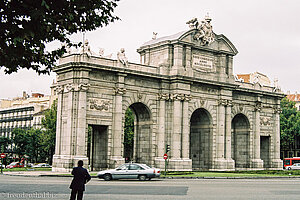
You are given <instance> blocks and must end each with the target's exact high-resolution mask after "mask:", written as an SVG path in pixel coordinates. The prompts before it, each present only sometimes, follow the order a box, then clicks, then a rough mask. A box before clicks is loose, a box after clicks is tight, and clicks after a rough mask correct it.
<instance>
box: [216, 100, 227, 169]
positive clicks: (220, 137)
mask: <svg viewBox="0 0 300 200" xmlns="http://www.w3.org/2000/svg"><path fill="white" fill-rule="evenodd" d="M218 103H219V106H218V129H217V135H216V160H215V166H214V167H215V169H224V168H225V167H226V166H225V159H224V135H225V106H226V104H227V101H226V100H225V99H220V100H219V102H218Z"/></svg>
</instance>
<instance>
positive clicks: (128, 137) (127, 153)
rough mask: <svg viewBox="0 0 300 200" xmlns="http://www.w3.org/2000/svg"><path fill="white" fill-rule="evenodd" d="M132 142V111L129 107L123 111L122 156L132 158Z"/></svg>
mask: <svg viewBox="0 0 300 200" xmlns="http://www.w3.org/2000/svg"><path fill="white" fill-rule="evenodd" d="M133 143H134V113H133V112H132V110H131V109H130V108H128V109H127V110H126V112H125V124H124V157H125V158H127V159H128V160H132V157H133Z"/></svg>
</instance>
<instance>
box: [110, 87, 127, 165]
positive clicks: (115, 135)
mask: <svg viewBox="0 0 300 200" xmlns="http://www.w3.org/2000/svg"><path fill="white" fill-rule="evenodd" d="M125 92H126V89H125V88H115V103H114V112H113V131H112V154H111V155H112V159H111V161H112V162H113V163H111V165H112V166H111V167H117V166H118V165H120V164H122V163H124V158H123V156H122V99H123V97H122V95H123V94H124V93H125Z"/></svg>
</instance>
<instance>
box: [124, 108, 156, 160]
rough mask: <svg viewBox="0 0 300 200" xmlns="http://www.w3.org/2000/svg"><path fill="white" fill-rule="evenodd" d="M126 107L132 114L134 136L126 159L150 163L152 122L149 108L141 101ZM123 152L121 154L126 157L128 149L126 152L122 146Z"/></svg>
mask: <svg viewBox="0 0 300 200" xmlns="http://www.w3.org/2000/svg"><path fill="white" fill-rule="evenodd" d="M128 109H130V110H131V111H132V113H133V114H134V126H133V129H134V137H133V141H132V143H133V144H132V146H131V148H132V149H130V151H131V152H132V153H131V156H130V158H129V160H128V161H133V162H139V163H146V164H148V165H151V164H152V163H151V162H152V148H151V146H152V132H151V127H152V124H151V114H150V110H149V109H148V107H147V106H146V105H145V104H143V103H133V104H131V105H130V106H129V108H128ZM124 139H125V137H124ZM123 146H124V145H123ZM123 152H124V153H123V155H124V157H125V159H126V156H128V151H127V152H126V151H125V148H124V151H123Z"/></svg>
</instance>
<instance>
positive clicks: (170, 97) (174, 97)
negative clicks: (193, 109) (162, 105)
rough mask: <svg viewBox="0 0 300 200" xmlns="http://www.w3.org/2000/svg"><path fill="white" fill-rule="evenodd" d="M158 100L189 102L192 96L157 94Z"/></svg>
mask: <svg viewBox="0 0 300 200" xmlns="http://www.w3.org/2000/svg"><path fill="white" fill-rule="evenodd" d="M157 99H158V100H166V101H169V100H179V101H191V99H192V96H191V95H189V94H167V93H158V94H157Z"/></svg>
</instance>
